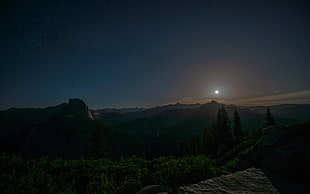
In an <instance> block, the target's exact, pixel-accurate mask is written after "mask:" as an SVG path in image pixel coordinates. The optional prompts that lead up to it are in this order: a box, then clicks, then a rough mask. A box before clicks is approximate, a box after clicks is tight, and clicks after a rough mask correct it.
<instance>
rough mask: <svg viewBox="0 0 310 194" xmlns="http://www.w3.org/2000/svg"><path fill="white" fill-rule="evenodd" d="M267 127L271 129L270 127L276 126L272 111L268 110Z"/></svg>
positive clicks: (266, 116)
mask: <svg viewBox="0 0 310 194" xmlns="http://www.w3.org/2000/svg"><path fill="white" fill-rule="evenodd" d="M265 122H266V123H265V126H266V127H269V126H274V125H276V122H275V121H274V119H273V117H272V115H271V113H270V109H269V108H268V109H267V112H266V115H265Z"/></svg>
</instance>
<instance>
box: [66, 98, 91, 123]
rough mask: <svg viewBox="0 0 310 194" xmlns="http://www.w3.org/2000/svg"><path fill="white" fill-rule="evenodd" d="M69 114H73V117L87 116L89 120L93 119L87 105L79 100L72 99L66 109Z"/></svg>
mask: <svg viewBox="0 0 310 194" xmlns="http://www.w3.org/2000/svg"><path fill="white" fill-rule="evenodd" d="M66 113H67V114H73V115H85V116H88V118H91V119H93V116H92V114H91V112H90V110H89V108H88V106H87V105H86V103H85V102H84V101H83V100H81V99H78V98H70V99H69V102H68V105H67V108H66Z"/></svg>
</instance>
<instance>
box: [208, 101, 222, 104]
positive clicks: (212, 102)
mask: <svg viewBox="0 0 310 194" xmlns="http://www.w3.org/2000/svg"><path fill="white" fill-rule="evenodd" d="M208 104H220V103H218V102H217V101H215V100H212V101H211V102H209V103H208Z"/></svg>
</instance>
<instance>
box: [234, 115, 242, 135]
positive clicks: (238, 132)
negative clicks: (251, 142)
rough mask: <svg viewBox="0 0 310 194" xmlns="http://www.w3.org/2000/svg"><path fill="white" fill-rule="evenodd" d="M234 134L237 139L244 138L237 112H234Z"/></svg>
mask: <svg viewBox="0 0 310 194" xmlns="http://www.w3.org/2000/svg"><path fill="white" fill-rule="evenodd" d="M233 134H234V137H235V138H239V137H242V136H244V132H243V130H242V126H241V121H240V116H239V113H238V111H237V110H235V112H234V120H233Z"/></svg>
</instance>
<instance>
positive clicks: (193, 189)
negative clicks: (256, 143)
mask: <svg viewBox="0 0 310 194" xmlns="http://www.w3.org/2000/svg"><path fill="white" fill-rule="evenodd" d="M178 193H179V194H185V193H186V194H202V193H279V192H278V191H277V189H276V188H275V187H274V186H273V185H272V183H271V181H270V180H269V179H268V177H267V176H266V175H265V173H264V172H263V171H262V170H261V169H258V168H249V169H247V170H243V171H238V172H235V173H231V174H228V175H223V176H220V177H216V178H212V179H208V180H206V181H202V182H199V183H197V184H193V185H189V186H184V187H180V188H179V191H178Z"/></svg>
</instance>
